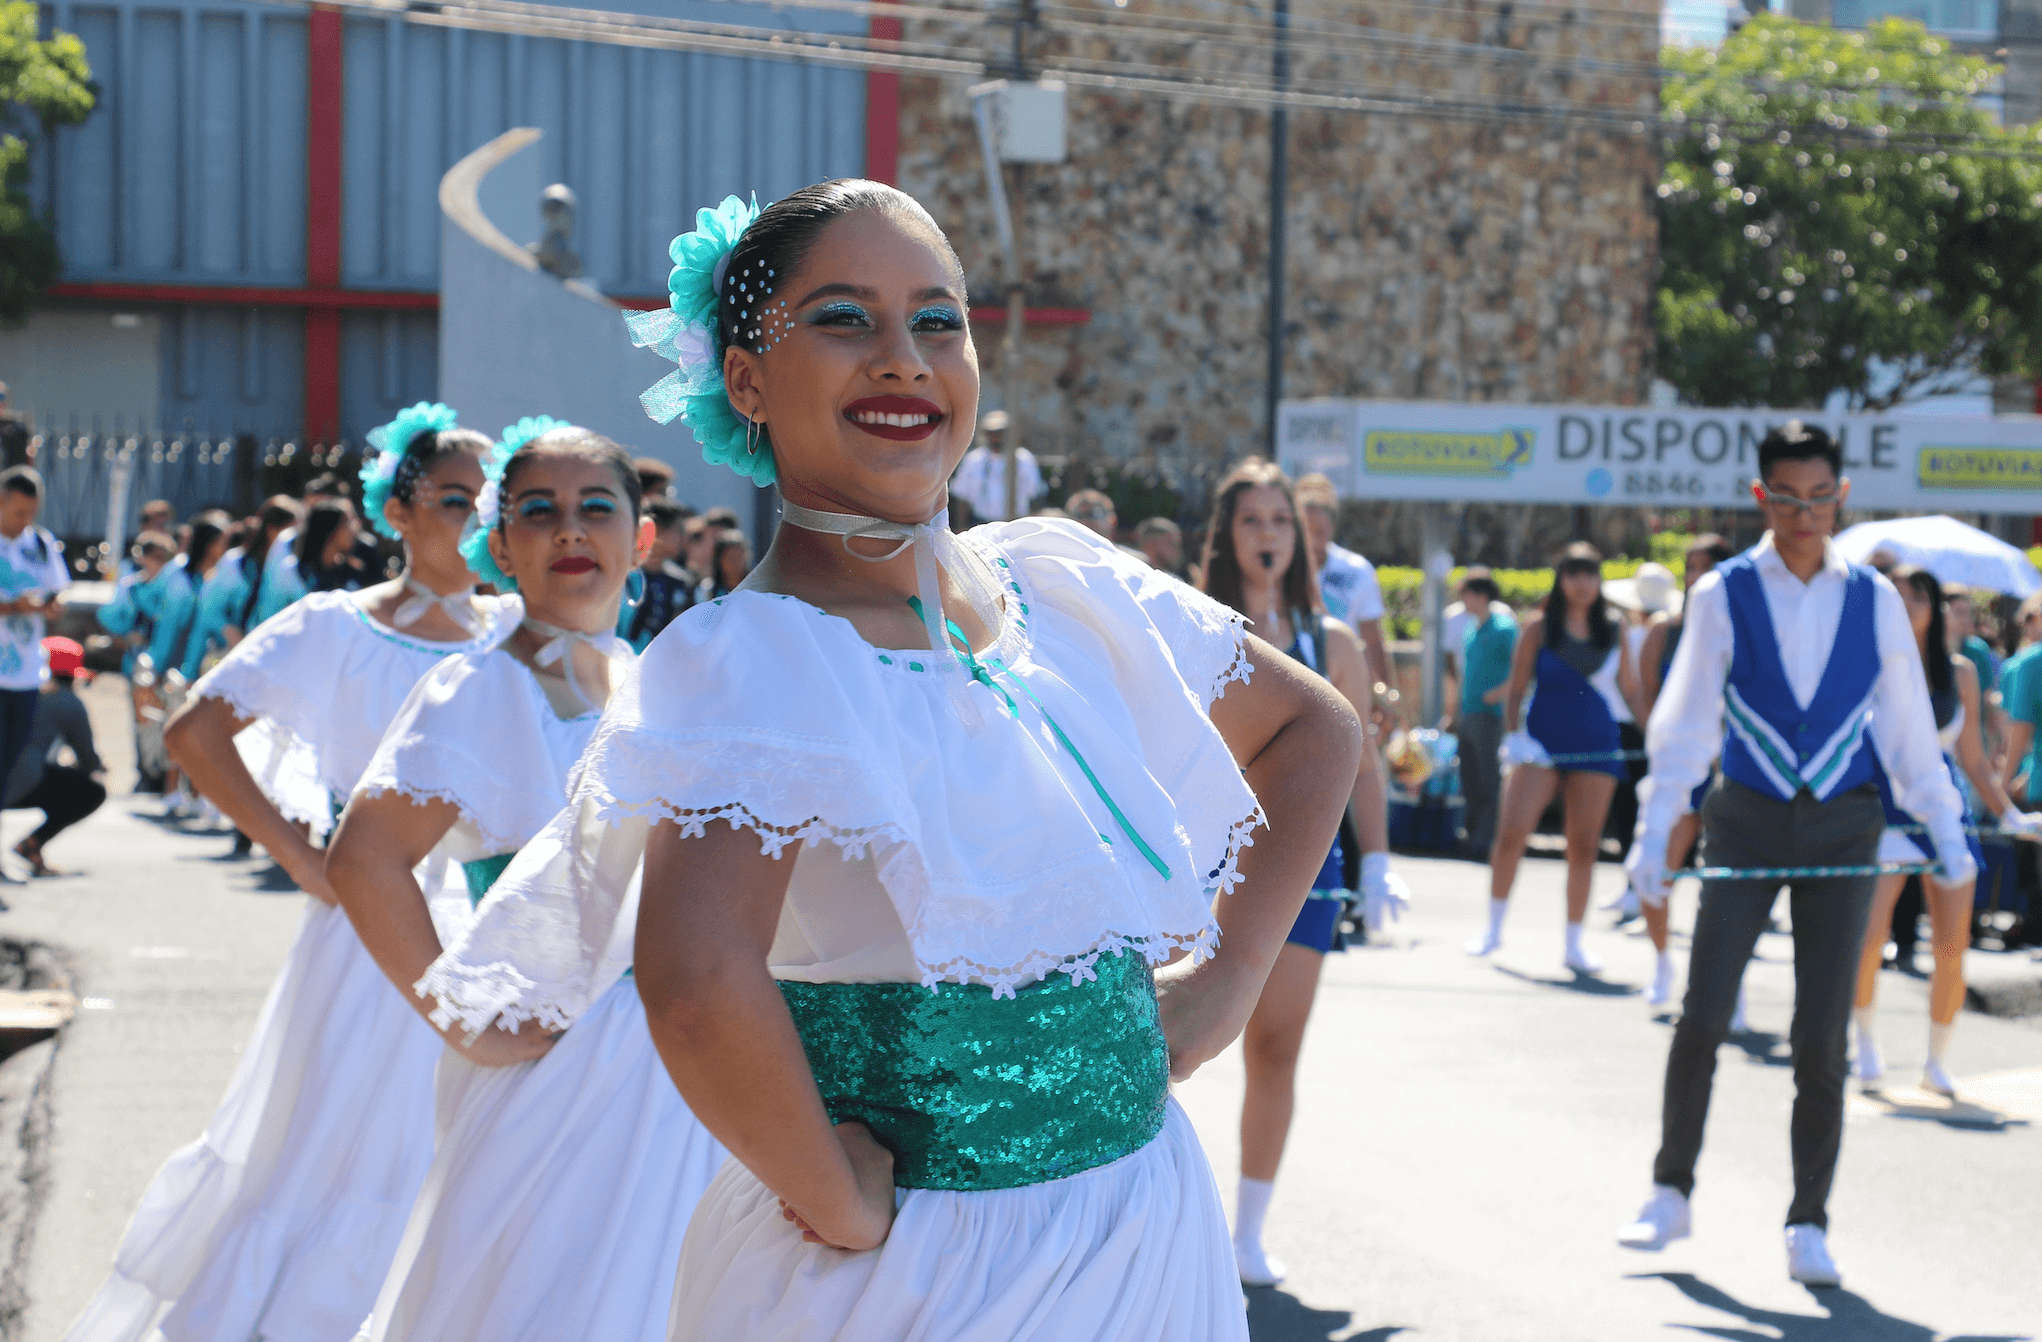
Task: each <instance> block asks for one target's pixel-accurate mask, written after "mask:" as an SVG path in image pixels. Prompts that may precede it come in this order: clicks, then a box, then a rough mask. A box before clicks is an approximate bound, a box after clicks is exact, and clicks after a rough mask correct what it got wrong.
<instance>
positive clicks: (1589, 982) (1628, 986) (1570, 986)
mask: <svg viewBox="0 0 2042 1342" xmlns="http://www.w3.org/2000/svg"><path fill="white" fill-rule="evenodd" d="M1493 968H1494V969H1495V970H1496V972H1497V973H1499V974H1507V975H1509V976H1510V977H1511V978H1514V979H1516V980H1517V981H1518V982H1520V983H1535V984H1537V985H1538V986H1539V987H1541V988H1565V989H1566V990H1567V991H1568V992H1575V993H1586V994H1587V995H1588V996H1590V997H1636V996H1637V995H1638V985H1637V984H1635V983H1616V982H1612V981H1611V980H1609V979H1605V978H1598V977H1597V976H1595V975H1594V974H1576V973H1573V972H1572V971H1569V972H1568V975H1567V977H1566V978H1547V977H1545V976H1544V975H1541V974H1527V973H1525V972H1524V971H1523V970H1521V969H1512V968H1510V966H1508V965H1495V966H1493Z"/></svg>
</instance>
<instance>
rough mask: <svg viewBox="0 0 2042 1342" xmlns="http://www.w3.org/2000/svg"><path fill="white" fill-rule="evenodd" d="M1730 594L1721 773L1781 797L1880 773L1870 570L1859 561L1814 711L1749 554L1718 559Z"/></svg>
mask: <svg viewBox="0 0 2042 1342" xmlns="http://www.w3.org/2000/svg"><path fill="white" fill-rule="evenodd" d="M1716 572H1718V573H1720V574H1722V575H1723V592H1724V595H1726V596H1727V597H1728V598H1729V600H1730V629H1731V634H1732V640H1731V648H1732V651H1731V655H1730V678H1729V680H1728V682H1727V683H1726V684H1725V685H1724V688H1723V700H1724V702H1723V776H1724V777H1725V778H1734V779H1736V780H1737V781H1738V782H1740V783H1742V784H1744V786H1746V787H1748V788H1754V789H1756V790H1757V791H1759V792H1763V793H1764V794H1766V795H1767V796H1769V797H1773V798H1776V799H1778V800H1780V801H1792V800H1793V799H1794V796H1795V794H1796V793H1798V792H1800V791H1801V790H1802V789H1803V788H1806V789H1807V790H1808V791H1809V792H1810V793H1812V794H1813V795H1814V797H1815V799H1816V800H1817V801H1828V800H1829V799H1830V798H1831V797H1833V796H1835V795H1836V794H1837V793H1839V792H1844V791H1847V790H1848V789H1850V788H1854V787H1857V786H1859V785H1860V784H1863V783H1869V782H1871V781H1872V778H1873V771H1874V769H1875V767H1876V766H1875V764H1874V761H1873V755H1872V750H1871V741H1870V737H1869V732H1870V730H1871V713H1872V693H1873V689H1874V687H1875V685H1876V684H1877V682H1878V678H1879V637H1878V630H1877V626H1876V625H1875V623H1874V620H1873V605H1872V598H1873V593H1874V590H1875V589H1874V587H1873V582H1874V578H1873V574H1872V570H1870V569H1868V568H1864V567H1862V566H1860V565H1857V564H1853V565H1851V567H1850V572H1849V574H1848V575H1847V576H1846V577H1845V579H1844V595H1843V615H1842V617H1841V618H1840V619H1839V620H1838V621H1837V626H1836V642H1835V643H1834V644H1833V645H1832V646H1831V647H1830V650H1829V665H1827V666H1826V667H1824V668H1823V671H1822V683H1821V684H1820V685H1818V686H1817V687H1816V690H1815V698H1814V700H1813V701H1812V702H1811V703H1810V704H1809V705H1808V707H1806V708H1802V707H1801V706H1800V705H1799V704H1798V703H1796V702H1795V701H1794V691H1793V687H1792V686H1790V685H1789V684H1788V683H1787V671H1786V667H1785V666H1784V665H1782V663H1781V662H1780V644H1779V639H1778V637H1777V636H1776V634H1775V633H1774V631H1773V616H1772V609H1771V607H1769V606H1768V605H1767V604H1766V599H1765V589H1764V587H1763V586H1762V585H1761V584H1760V582H1759V577H1758V565H1757V564H1756V563H1755V562H1754V561H1753V560H1752V558H1751V556H1750V555H1749V554H1748V553H1747V554H1741V555H1738V556H1737V557H1736V558H1735V559H1731V560H1728V561H1726V562H1724V563H1722V564H1718V565H1717V566H1716Z"/></svg>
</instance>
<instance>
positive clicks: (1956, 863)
mask: <svg viewBox="0 0 2042 1342" xmlns="http://www.w3.org/2000/svg"><path fill="white" fill-rule="evenodd" d="M1936 851H1937V852H1938V853H1940V854H1941V855H1942V856H1941V857H1939V858H1938V859H1937V868H1936V870H1935V871H1932V872H1930V873H1929V878H1930V879H1931V880H1933V881H1934V882H1935V883H1936V884H1938V885H1945V886H1955V885H1962V884H1964V882H1966V881H1969V880H1975V879H1976V878H1977V876H1978V863H1977V861H1976V860H1975V859H1974V858H1973V857H1972V856H1971V845H1970V844H1967V843H1965V842H1964V833H1963V831H1962V830H1959V831H1958V832H1957V834H1956V836H1955V839H1954V840H1952V839H1947V838H1944V837H1943V836H1942V835H1940V834H1939V835H1937V836H1936Z"/></svg>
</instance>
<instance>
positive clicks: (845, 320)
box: [809, 299, 872, 326]
mask: <svg viewBox="0 0 2042 1342" xmlns="http://www.w3.org/2000/svg"><path fill="white" fill-rule="evenodd" d="M809 322H810V323H811V324H812V325H815V326H827V325H838V324H844V325H848V324H849V323H851V322H863V323H865V324H866V325H867V326H870V325H871V324H872V314H871V313H869V312H867V311H866V310H865V309H864V308H863V307H862V306H860V305H859V304H857V303H846V302H844V301H843V300H841V299H839V300H838V301H837V302H834V303H825V304H823V305H822V307H821V308H819V309H817V311H816V313H815V315H814V316H812V317H810V318H809Z"/></svg>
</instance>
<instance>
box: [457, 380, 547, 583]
mask: <svg viewBox="0 0 2042 1342" xmlns="http://www.w3.org/2000/svg"><path fill="white" fill-rule="evenodd" d="M573 427H574V426H573V425H572V424H569V423H568V422H567V421H566V420H564V419H555V418H553V417H552V416H551V415H527V416H525V418H523V419H521V420H519V421H518V422H517V423H515V424H512V425H510V426H509V427H508V428H506V429H505V430H504V431H503V437H501V438H499V439H498V440H497V442H496V445H495V446H494V447H492V448H490V449H489V451H487V452H485V453H484V454H483V455H482V492H481V493H480V494H477V495H476V496H475V511H474V513H473V514H471V515H470V517H469V519H468V531H467V534H466V535H464V536H462V537H461V558H463V559H465V560H467V561H468V571H469V572H470V573H473V574H474V575H475V576H476V577H477V578H479V579H480V580H482V581H483V582H486V583H494V584H495V585H496V589H497V590H498V591H499V592H515V591H517V590H518V583H517V579H515V578H513V577H511V576H510V575H509V574H508V573H505V572H504V571H503V570H502V569H500V568H498V567H497V566H496V558H495V556H493V555H491V554H490V553H489V533H490V532H492V531H494V530H496V528H497V524H498V523H500V522H501V521H502V520H503V473H504V469H505V468H506V467H508V466H509V465H510V459H511V458H512V457H514V456H516V455H517V451H518V449H519V448H521V447H523V446H524V445H525V444H526V443H529V442H531V441H532V440H533V439H534V438H537V437H538V436H539V435H540V434H542V433H551V432H552V431H553V430H554V429H571V428H573Z"/></svg>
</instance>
